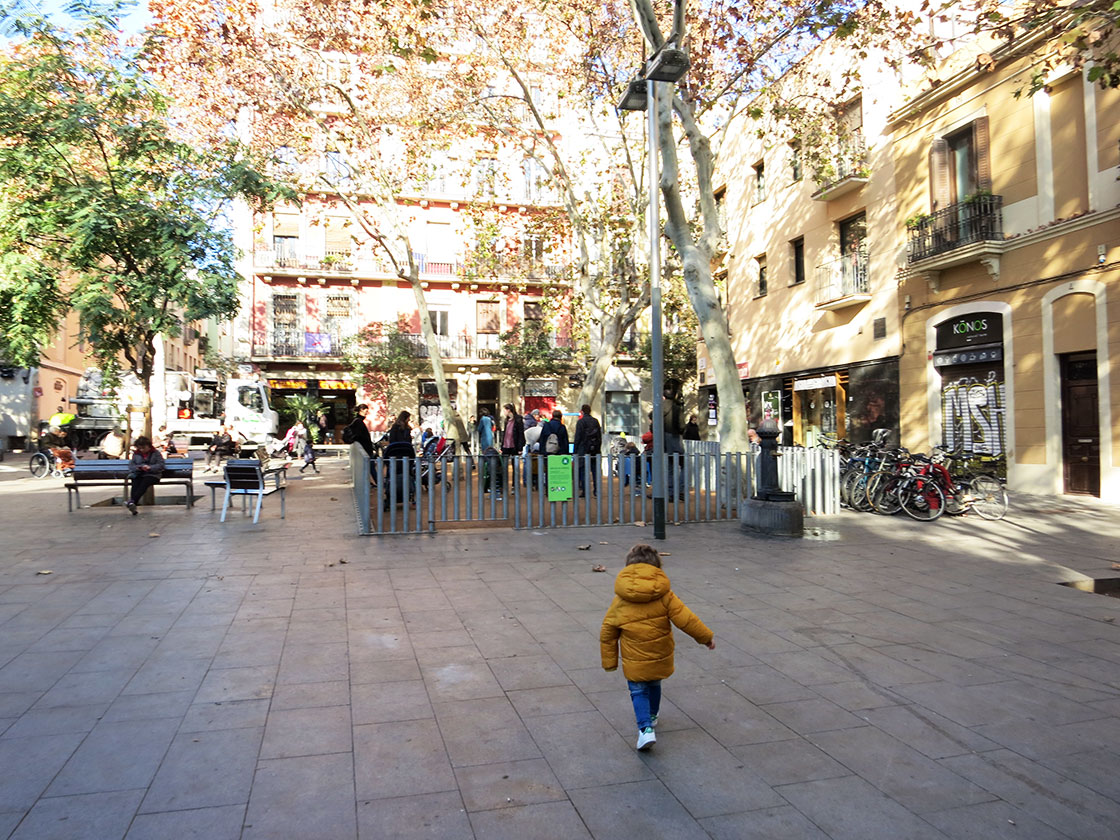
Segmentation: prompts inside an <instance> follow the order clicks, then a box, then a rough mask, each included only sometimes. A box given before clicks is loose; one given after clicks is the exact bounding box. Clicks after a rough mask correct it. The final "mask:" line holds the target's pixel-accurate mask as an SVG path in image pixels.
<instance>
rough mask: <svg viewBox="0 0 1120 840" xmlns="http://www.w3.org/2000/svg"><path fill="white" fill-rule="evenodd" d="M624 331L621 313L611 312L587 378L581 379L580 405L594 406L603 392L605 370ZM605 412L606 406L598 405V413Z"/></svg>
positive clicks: (605, 378) (605, 377)
mask: <svg viewBox="0 0 1120 840" xmlns="http://www.w3.org/2000/svg"><path fill="white" fill-rule="evenodd" d="M624 332H625V330H624V329H623V326H622V318H621V314H620V313H617V312H615V313H612V315H611V317H610V318H607V319H606V320H605V322H604V324H603V335H602V340H601V341H600V342H599V347H598V348H597V349H596V351H595V359H594V361H593V362H592V363H591V369H590V370H589V371H588V372H587V378H586V379H584V380H583V387H582V388H581V389H580V392H579V404H580V405H581V406H583V405H590V406H592V407H594V405H595V400H596V398H597V397H598V396H599V395H600V394H602V393H603V385H604V383H606V381H607V372H608V371H609V370H610V369H611V365H612V364H614V359H615V356H616V355H618V346H619V345H620V344H621V343H622V335H623V333H624ZM605 412H606V406H600V407H599V413H600V415H602V414H604V413H605Z"/></svg>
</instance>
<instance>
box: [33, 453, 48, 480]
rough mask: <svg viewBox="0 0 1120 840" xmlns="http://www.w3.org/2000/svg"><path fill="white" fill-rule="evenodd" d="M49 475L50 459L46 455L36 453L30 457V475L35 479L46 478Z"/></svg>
mask: <svg viewBox="0 0 1120 840" xmlns="http://www.w3.org/2000/svg"><path fill="white" fill-rule="evenodd" d="M50 474H51V459H50V458H48V457H47V455H46V453H43V452H36V453H35V454H34V455H32V456H31V475H33V476H34V477H35V478H46V477H47V476H48V475H50Z"/></svg>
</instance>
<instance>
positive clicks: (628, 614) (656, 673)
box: [599, 543, 716, 750]
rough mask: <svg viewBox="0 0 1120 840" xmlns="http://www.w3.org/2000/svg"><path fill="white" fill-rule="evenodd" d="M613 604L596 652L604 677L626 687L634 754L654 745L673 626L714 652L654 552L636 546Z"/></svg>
mask: <svg viewBox="0 0 1120 840" xmlns="http://www.w3.org/2000/svg"><path fill="white" fill-rule="evenodd" d="M614 593H615V596H614V600H613V601H612V602H611V605H610V607H609V608H608V609H607V614H606V615H605V616H604V617H603V626H602V628H601V629H600V631H599V649H600V654H601V656H602V660H603V670H604V671H614V670H615V669H617V668H618V659H619V648H620V647H621V649H622V673H623V675H624V676H625V677H626V682H627V684H628V685H629V687H630V700H631V702H633V704H634V717H635V718H637V721H638V749H639V750H647V749H649V748H650V747H651V746H652V745H653V744H654V743H656V741H657V735H656V734H655V732H654V727H656V726H657V713H658V711H659V709H660V707H661V681H662V680H664V679H667V678H668V677H670V676H671V675H672V673H673V647H674V646H673V628H672V626H671V625H672V624H675V625H676V626H677V627H679V628H680V629H681V630H683V631H684V632H685V633H687V634H688V635H690V636H692V638H694V639H695V640H696V641H697V642H699V643H700V644H702V645H707V647H708V650H715V649H716V643H715V637H714V635H713V633H712V631H711V630H709V629H708V628H707V626H706V625H705V624H704V622H702V621H701V620H700V619H699V618H697V617H696V614H695V613H693V612H692V610H690V609H689V608H688V607H686V606H685V605H684V602H683V601H681V599H680V598H678V597H677V596H676V595H674V594H673V590H672V587H671V585H670V584H669V578H668V576H667V575H666V574H665V573H664V572H663V571H661V555H659V554H658V553H657V549H655V548H654V547H653V546H650V545H645V544H643V543H639V544H638V545H636V546H634V547H633V548H631V549H630V552H629V553H628V554H627V555H626V566H625V568H623V570H622V571H621V572H619V573H618V576H617V577H616V578H615V580H614Z"/></svg>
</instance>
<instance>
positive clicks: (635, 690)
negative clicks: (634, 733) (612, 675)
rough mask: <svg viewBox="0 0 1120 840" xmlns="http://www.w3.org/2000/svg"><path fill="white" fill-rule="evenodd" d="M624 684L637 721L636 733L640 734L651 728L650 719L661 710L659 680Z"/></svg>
mask: <svg viewBox="0 0 1120 840" xmlns="http://www.w3.org/2000/svg"><path fill="white" fill-rule="evenodd" d="M626 684H627V685H628V686H629V687H630V702H632V703H633V704H634V717H636V718H637V719H638V731H639V732H641V731H642V730H643V729H645V728H647V727H649V726H653V720H652V718H653V717H654V716H655V715H656V714H657V712H658V710H659V709H660V708H661V680H650V681H649V682H633V681H631V680H627V681H626Z"/></svg>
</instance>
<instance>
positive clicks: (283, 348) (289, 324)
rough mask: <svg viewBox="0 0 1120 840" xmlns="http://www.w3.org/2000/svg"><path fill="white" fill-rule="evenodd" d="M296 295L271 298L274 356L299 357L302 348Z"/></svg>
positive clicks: (277, 295)
mask: <svg viewBox="0 0 1120 840" xmlns="http://www.w3.org/2000/svg"><path fill="white" fill-rule="evenodd" d="M300 320H301V319H300V301H299V295H298V294H274V295H273V296H272V352H273V355H276V356H295V355H299V353H300V351H301V350H302V348H303V332H302V326H301V324H300Z"/></svg>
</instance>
